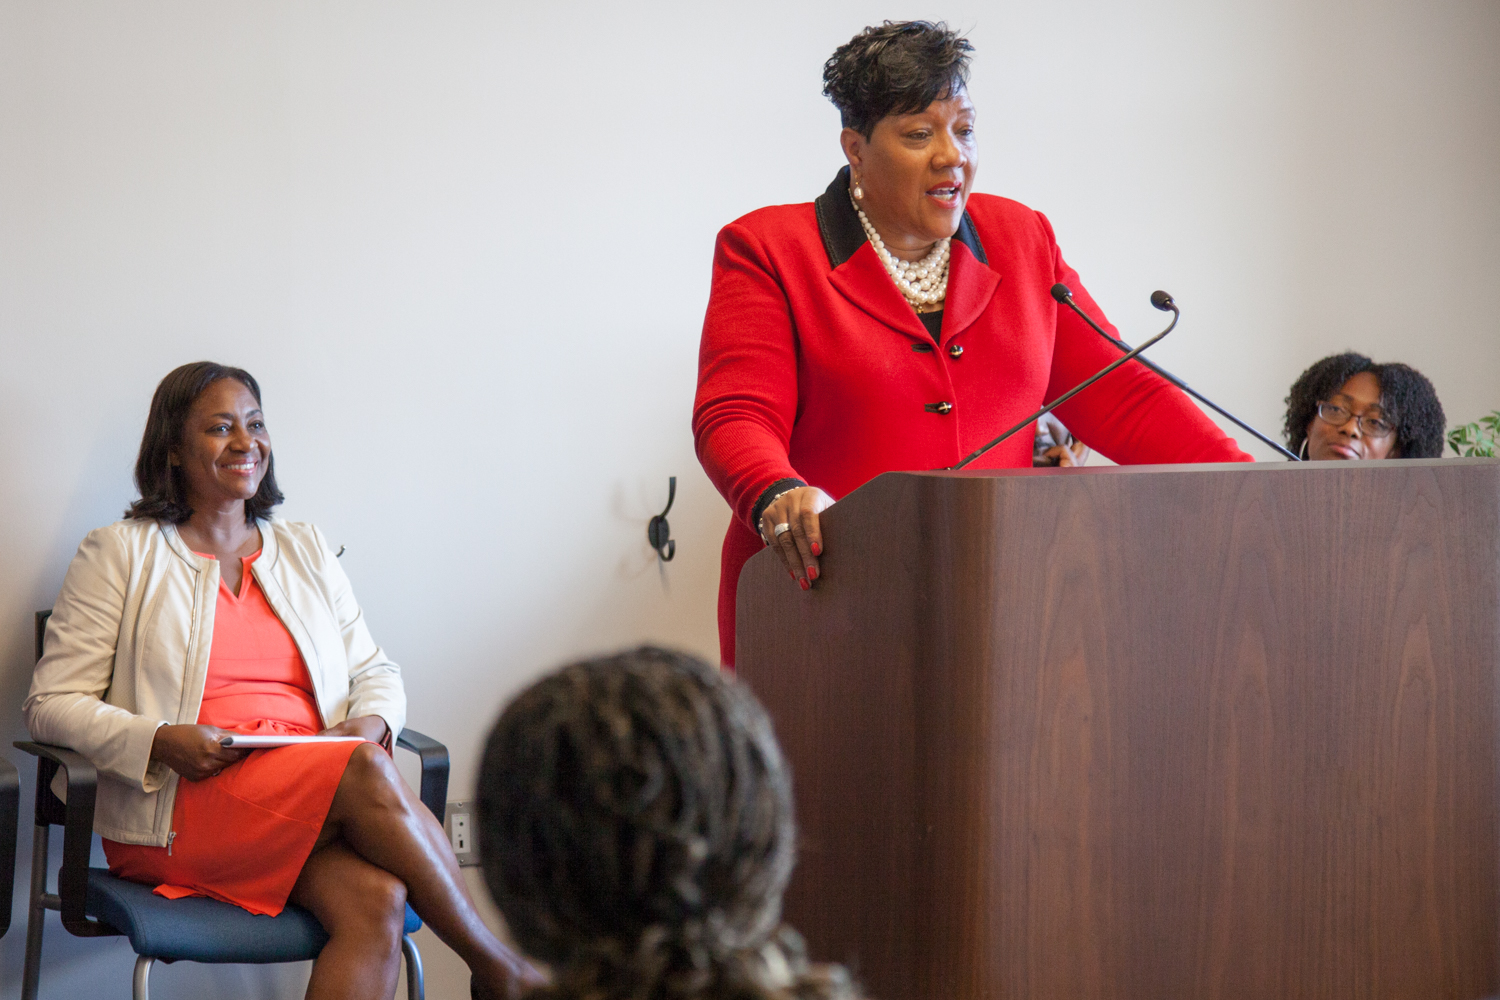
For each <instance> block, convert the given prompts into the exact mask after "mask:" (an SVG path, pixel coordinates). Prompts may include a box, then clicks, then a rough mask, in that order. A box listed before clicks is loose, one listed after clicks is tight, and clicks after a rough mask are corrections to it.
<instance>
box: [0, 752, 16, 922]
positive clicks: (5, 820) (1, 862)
mask: <svg viewBox="0 0 1500 1000" xmlns="http://www.w3.org/2000/svg"><path fill="white" fill-rule="evenodd" d="M20 813H21V775H20V772H19V771H17V770H16V765H14V764H12V763H11V762H10V761H8V760H6V759H5V758H4V757H0V894H3V895H0V899H3V900H4V901H5V902H4V904H3V905H4V907H5V910H4V912H3V913H0V937H5V932H6V931H8V930H10V900H11V895H12V893H13V892H14V891H15V888H16V829H17V828H18V827H19V826H20V822H21V816H20Z"/></svg>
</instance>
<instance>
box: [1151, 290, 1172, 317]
mask: <svg viewBox="0 0 1500 1000" xmlns="http://www.w3.org/2000/svg"><path fill="white" fill-rule="evenodd" d="M1151 304H1152V305H1153V306H1155V307H1156V308H1158V309H1160V310H1161V311H1162V312H1171V310H1172V296H1170V295H1168V294H1167V293H1166V292H1163V291H1161V290H1160V289H1158V290H1157V291H1154V292H1152V293H1151Z"/></svg>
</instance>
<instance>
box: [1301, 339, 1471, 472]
mask: <svg viewBox="0 0 1500 1000" xmlns="http://www.w3.org/2000/svg"><path fill="white" fill-rule="evenodd" d="M1361 372H1369V373H1370V374H1371V375H1374V376H1375V381H1377V382H1379V383H1380V407H1381V409H1383V410H1385V412H1386V414H1387V415H1388V416H1389V417H1390V419H1391V422H1392V423H1394V424H1395V425H1396V443H1395V446H1394V447H1393V448H1392V449H1391V457H1392V458H1441V457H1442V455H1443V431H1444V429H1445V428H1446V427H1447V426H1448V421H1447V418H1446V417H1445V416H1444V415H1443V404H1442V403H1440V402H1438V397H1437V390H1435V389H1433V387H1432V383H1431V382H1429V381H1428V380H1427V376H1425V375H1423V374H1422V373H1421V372H1419V371H1417V370H1416V369H1415V368H1411V367H1409V366H1407V365H1403V364H1400V363H1399V362H1391V363H1389V364H1383V365H1378V364H1376V363H1375V362H1373V361H1371V360H1370V359H1369V358H1367V357H1365V356H1364V355H1363V354H1356V353H1354V352H1353V351H1348V352H1346V353H1344V354H1334V355H1331V356H1329V357H1326V358H1324V359H1323V360H1321V361H1319V362H1317V363H1316V364H1314V365H1313V366H1312V367H1311V368H1309V369H1307V371H1305V372H1303V373H1302V374H1301V375H1300V376H1298V378H1297V381H1295V382H1293V383H1292V389H1291V393H1290V395H1288V396H1287V397H1286V423H1285V425H1284V426H1283V428H1282V433H1283V434H1284V435H1285V437H1286V445H1287V447H1288V448H1290V449H1291V450H1292V451H1294V452H1296V453H1297V454H1299V455H1300V454H1301V453H1302V446H1303V445H1304V444H1305V443H1306V441H1307V428H1308V425H1310V424H1311V423H1312V421H1313V417H1315V416H1317V413H1318V404H1319V403H1321V402H1324V401H1326V400H1327V399H1328V398H1329V397H1330V396H1333V395H1334V394H1335V393H1337V392H1338V391H1339V388H1340V387H1341V386H1343V384H1344V383H1345V382H1348V381H1349V380H1350V379H1351V378H1353V377H1354V376H1356V375H1358V374H1360V373H1361Z"/></svg>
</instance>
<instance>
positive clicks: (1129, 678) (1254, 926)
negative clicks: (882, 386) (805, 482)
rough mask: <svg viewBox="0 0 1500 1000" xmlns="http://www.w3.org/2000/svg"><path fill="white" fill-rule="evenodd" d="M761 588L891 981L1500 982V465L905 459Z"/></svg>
mask: <svg viewBox="0 0 1500 1000" xmlns="http://www.w3.org/2000/svg"><path fill="white" fill-rule="evenodd" d="M824 533H825V539H826V544H827V554H826V555H825V556H824V559H823V575H822V577H821V578H820V579H819V581H818V583H817V585H816V586H815V587H814V588H813V589H812V590H811V591H810V592H807V593H804V592H803V591H801V590H800V589H798V588H796V587H795V586H793V585H790V581H789V580H788V579H787V577H786V573H785V570H783V569H781V568H780V567H779V565H778V564H777V563H776V562H775V561H774V558H773V556H772V554H771V553H762V554H760V555H758V556H757V557H756V558H754V559H752V560H751V561H750V563H749V564H748V565H747V566H746V568H745V571H744V574H743V575H742V577H741V581H740V590H739V594H740V597H739V601H740V603H739V613H738V620H739V626H738V636H739V640H738V641H739V646H738V650H737V657H736V661H737V664H738V666H739V671H740V676H741V677H742V678H743V679H744V680H745V681H746V682H747V683H748V684H749V685H750V686H751V687H752V689H753V690H754V691H755V692H756V693H757V694H758V695H759V696H760V697H761V699H762V700H763V701H764V702H765V703H766V705H767V707H768V708H769V709H770V711H771V713H772V716H773V718H774V719H775V722H776V726H777V732H778V735H779V736H780V738H781V740H782V743H783V745H784V747H785V748H786V751H787V755H788V758H789V760H790V761H791V763H792V766H793V768H794V775H795V781H796V790H797V808H798V814H799V815H798V818H799V823H800V827H801V859H800V862H799V867H798V870H797V873H796V875H795V877H794V879H793V884H792V887H791V890H790V892H789V893H788V898H787V913H788V919H789V921H790V922H791V923H793V924H794V925H795V926H797V927H798V928H799V929H800V930H801V931H802V932H803V933H804V934H805V935H806V936H807V938H808V941H809V944H810V947H811V949H812V951H813V954H814V956H815V957H817V958H820V959H831V960H838V961H846V962H849V963H850V964H851V965H852V966H853V967H854V969H855V971H856V973H857V975H859V977H860V978H861V979H862V980H863V982H864V983H865V984H866V986H867V987H868V989H869V992H870V994H871V995H872V996H875V997H878V998H885V1000H907V998H933V997H942V998H976V1000H977V998H984V1000H991V998H993V1000H1000V998H1018V1000H1019V998H1027V1000H1053V998H1056V1000H1063V998H1067V1000H1093V998H1100V1000H1102V998H1106V997H1108V998H1141V1000H1145V998H1151V1000H1160V998H1169V997H1184V998H1187V997H1191V998H1240V997H1247V998H1248V997H1277V998H1309V1000H1311V998H1319V1000H1323V998H1327V1000H1333V998H1339V1000H1346V998H1380V1000H1386V998H1392V1000H1395V998H1413V1000H1416V998H1424V1000H1425V998H1436V997H1452V998H1460V1000H1473V998H1477V997H1482V996H1487V995H1489V994H1490V993H1493V992H1496V989H1497V986H1500V862H1497V858H1500V809H1497V793H1500V766H1497V751H1500V740H1497V732H1500V725H1497V720H1500V716H1497V703H1496V696H1497V691H1496V682H1495V673H1496V668H1497V666H1500V462H1496V461H1493V460H1454V461H1394V462H1372V463H1338V462H1328V463H1306V464H1304V465H1301V466H1295V465H1291V464H1288V465H1285V466H1272V465H1263V466H1199V467H1183V466H1174V467H1155V468H1139V467H1138V468H1128V469H1126V468H1121V469H1097V470H1082V471H1072V470H1069V471H1056V470H1038V471H1031V470H1019V471H1016V472H1013V473H1004V474H944V473H927V474H908V473H898V474H891V475H887V476H882V477H880V478H879V479H877V480H875V481H873V482H872V483H870V484H868V485H867V486H866V487H864V488H863V489H861V490H859V491H857V492H855V493H854V494H852V495H850V496H849V497H847V498H845V499H844V500H842V501H841V502H840V503H838V504H836V505H835V506H834V507H833V508H831V509H830V510H829V511H828V512H827V513H826V514H825V515H824Z"/></svg>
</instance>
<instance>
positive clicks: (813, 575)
mask: <svg viewBox="0 0 1500 1000" xmlns="http://www.w3.org/2000/svg"><path fill="white" fill-rule="evenodd" d="M807 578H808V579H809V580H816V579H817V578H818V567H816V566H813V567H811V568H810V569H808V571H807Z"/></svg>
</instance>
